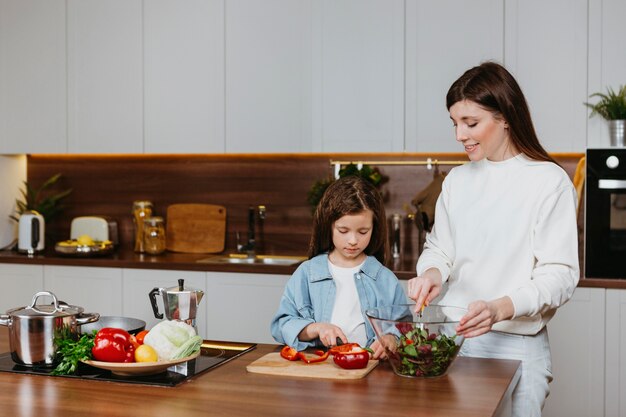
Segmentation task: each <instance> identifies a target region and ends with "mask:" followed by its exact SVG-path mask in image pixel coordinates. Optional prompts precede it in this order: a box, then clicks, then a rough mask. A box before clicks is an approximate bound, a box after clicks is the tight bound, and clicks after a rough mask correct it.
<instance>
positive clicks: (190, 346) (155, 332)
mask: <svg viewBox="0 0 626 417" xmlns="http://www.w3.org/2000/svg"><path fill="white" fill-rule="evenodd" d="M143 343H144V344H146V345H150V346H151V347H152V348H153V349H154V350H155V351H156V353H157V355H158V356H159V361H169V360H172V359H180V358H184V357H187V356H189V355H192V354H194V353H196V352H197V351H198V350H200V345H201V344H202V338H201V337H200V336H198V335H196V331H195V330H194V328H193V327H191V326H190V325H188V324H187V323H185V322H182V321H176V320H172V321H169V320H165V321H162V322H160V323H159V324H157V325H156V326H154V327H153V328H152V329H150V331H149V332H148V334H147V335H146V337H145V338H144V340H143Z"/></svg>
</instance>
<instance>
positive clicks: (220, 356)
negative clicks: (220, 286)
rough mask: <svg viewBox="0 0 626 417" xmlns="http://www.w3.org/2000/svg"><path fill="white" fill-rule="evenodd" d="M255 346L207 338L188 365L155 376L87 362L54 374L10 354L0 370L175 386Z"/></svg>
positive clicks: (5, 355) (3, 357)
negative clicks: (21, 362) (19, 361)
mask: <svg viewBox="0 0 626 417" xmlns="http://www.w3.org/2000/svg"><path fill="white" fill-rule="evenodd" d="M255 347H256V344H252V343H238V342H219V341H210V340H205V341H204V342H203V343H202V350H201V354H200V356H198V357H197V358H196V359H193V360H191V361H189V362H187V363H186V364H183V365H176V366H173V367H170V368H168V369H167V371H165V372H162V373H160V374H156V375H146V376H120V375H115V374H112V373H111V371H107V370H104V369H99V368H94V367H93V366H89V365H87V364H84V363H79V364H78V367H77V369H76V373H75V374H74V375H59V376H57V375H51V372H52V369H53V368H47V367H36V366H35V367H32V366H23V365H18V364H16V363H15V362H14V361H13V359H12V358H11V353H8V352H7V353H2V354H0V372H13V373H18V374H27V375H43V376H50V377H53V378H74V379H76V378H78V379H88V380H95V381H109V382H121V383H127V384H142V385H158V386H163V387H174V386H176V385H179V384H181V383H183V382H185V381H188V380H190V379H192V378H194V377H195V376H198V375H200V374H202V373H204V372H207V371H209V370H211V369H213V368H216V367H218V366H220V365H222V364H224V363H226V362H228V361H231V360H233V359H235V358H237V357H239V356H241V355H244V354H245V353H248V352H250V351H251V350H253V349H254V348H255Z"/></svg>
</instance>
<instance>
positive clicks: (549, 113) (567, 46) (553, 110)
mask: <svg viewBox="0 0 626 417" xmlns="http://www.w3.org/2000/svg"><path fill="white" fill-rule="evenodd" d="M587 3H588V1H587V0H550V1H545V0H505V25H504V26H505V29H506V32H505V34H504V39H505V40H506V42H505V47H504V51H505V53H504V61H505V63H506V66H507V68H508V69H509V70H510V71H511V72H512V73H513V75H514V76H515V77H516V79H517V81H518V82H519V84H520V86H521V87H522V90H523V91H524V94H525V96H526V100H527V101H528V104H529V107H530V111H531V114H532V117H533V122H534V125H535V129H536V130H537V135H538V136H539V139H540V141H541V143H542V144H543V146H544V148H545V149H546V150H547V151H548V152H582V151H584V150H585V148H586V134H585V132H586V127H587V109H586V107H585V106H584V105H583V102H585V101H587Z"/></svg>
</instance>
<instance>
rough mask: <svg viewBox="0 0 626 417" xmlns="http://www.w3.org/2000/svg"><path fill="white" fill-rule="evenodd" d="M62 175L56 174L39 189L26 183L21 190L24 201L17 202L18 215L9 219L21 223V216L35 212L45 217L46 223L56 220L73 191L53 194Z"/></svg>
mask: <svg viewBox="0 0 626 417" xmlns="http://www.w3.org/2000/svg"><path fill="white" fill-rule="evenodd" d="M60 178H61V174H55V175H53V176H52V177H50V178H48V179H47V180H46V181H45V182H44V183H43V184H42V185H41V186H40V187H39V188H33V186H32V185H31V184H29V183H28V182H26V181H24V189H22V190H20V192H21V193H22V199H21V200H20V199H17V200H15V205H16V209H15V211H16V212H17V215H10V216H9V217H10V218H12V219H13V220H15V221H19V215H20V214H22V213H24V212H26V211H29V210H35V211H37V212H38V213H39V214H41V215H42V216H43V217H44V220H45V221H46V223H48V222H50V220H52V219H53V218H55V217H56V216H57V215H58V214H59V213H60V212H61V211H62V210H63V208H64V206H63V205H62V204H61V201H62V200H63V199H64V198H65V197H67V196H68V195H70V193H71V192H72V190H71V189H69V190H64V191H59V192H53V191H52V190H51V188H52V187H53V186H54V185H55V184H56V183H57V182H58V181H59V179H60Z"/></svg>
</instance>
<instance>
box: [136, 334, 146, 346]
mask: <svg viewBox="0 0 626 417" xmlns="http://www.w3.org/2000/svg"><path fill="white" fill-rule="evenodd" d="M147 334H148V330H142V331H140V332H139V333H137V334H136V335H135V338H136V339H137V343H139V344H140V345H143V339H144V337H146V335H147Z"/></svg>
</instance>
